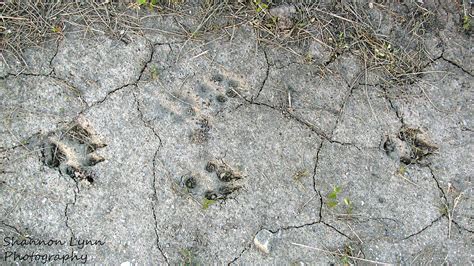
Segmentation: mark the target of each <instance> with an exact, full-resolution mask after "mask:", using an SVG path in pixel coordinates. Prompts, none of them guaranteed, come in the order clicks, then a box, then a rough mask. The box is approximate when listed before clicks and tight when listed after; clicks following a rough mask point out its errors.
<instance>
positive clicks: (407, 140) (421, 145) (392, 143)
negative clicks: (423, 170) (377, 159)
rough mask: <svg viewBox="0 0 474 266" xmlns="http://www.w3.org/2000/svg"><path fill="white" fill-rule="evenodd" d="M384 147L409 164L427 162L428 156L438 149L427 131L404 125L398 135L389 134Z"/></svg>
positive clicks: (394, 156) (402, 161)
mask: <svg viewBox="0 0 474 266" xmlns="http://www.w3.org/2000/svg"><path fill="white" fill-rule="evenodd" d="M383 148H384V150H385V152H386V153H387V155H389V156H390V157H392V158H397V159H399V160H400V162H401V163H404V164H407V165H408V164H425V163H426V158H427V157H428V156H430V155H432V154H434V153H435V152H436V151H437V150H438V147H437V146H436V145H435V144H433V142H432V141H431V140H430V139H429V137H428V135H427V134H426V132H424V131H422V130H420V129H417V128H409V127H402V128H401V129H400V132H399V134H398V135H397V136H389V137H388V138H387V140H386V141H385V142H384V145H383Z"/></svg>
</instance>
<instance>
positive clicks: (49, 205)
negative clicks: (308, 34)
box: [0, 16, 474, 265]
mask: <svg viewBox="0 0 474 266" xmlns="http://www.w3.org/2000/svg"><path fill="white" fill-rule="evenodd" d="M447 19H448V20H449V16H448V18H447ZM451 19H452V18H451ZM155 23H156V25H157V27H166V25H167V23H168V22H167V21H166V20H163V21H160V20H157V21H156V22H155ZM452 23H454V22H452V21H451V20H449V23H447V25H448V26H446V27H445V28H443V29H436V30H434V31H435V32H433V34H432V35H431V39H430V40H427V43H438V44H440V45H438V46H436V48H437V49H432V50H431V52H433V54H432V57H431V58H430V59H429V60H427V62H426V65H425V67H424V69H422V70H421V71H420V72H422V74H421V76H420V77H419V80H417V81H415V83H411V84H407V85H392V86H385V85H384V84H383V83H382V82H381V80H383V77H380V75H379V74H378V73H374V74H373V75H365V77H364V74H366V70H365V69H364V62H362V61H360V59H358V58H357V57H356V56H355V55H354V54H353V53H351V52H350V51H346V52H344V53H342V54H340V55H339V56H337V57H336V58H334V59H331V60H329V59H328V58H330V56H328V55H327V54H326V55H325V57H324V58H326V59H324V60H323V61H325V62H324V64H317V63H308V62H303V61H298V59H297V58H296V57H295V56H294V55H293V54H292V53H290V52H288V51H287V50H281V49H277V48H275V47H271V46H266V45H263V44H260V45H257V46H256V36H255V35H254V31H252V29H251V28H248V27H246V26H242V27H238V28H236V29H235V32H234V33H233V35H232V40H229V38H217V39H216V38H215V36H214V38H210V39H208V40H204V41H203V40H201V41H198V40H193V39H183V40H179V39H178V40H176V38H175V37H168V36H167V35H166V34H164V33H163V34H161V33H156V32H155V33H149V34H145V36H135V35H133V36H131V37H130V42H128V43H124V42H121V41H119V40H115V39H113V38H109V37H106V36H95V37H87V38H83V37H82V35H81V36H78V35H74V34H71V35H67V36H65V38H63V39H61V40H60V41H58V42H57V43H54V44H52V43H46V44H45V45H44V46H43V48H41V49H29V50H27V51H26V54H25V58H26V60H27V63H29V67H28V68H27V69H21V67H20V66H18V64H16V62H14V61H8V57H6V58H7V61H6V63H5V62H4V63H3V64H2V65H1V67H2V70H1V71H0V73H2V79H1V81H0V82H1V86H0V103H1V111H0V116H1V122H2V127H1V130H0V136H1V138H0V139H1V142H0V143H1V150H0V152H1V153H0V155H1V160H2V163H1V165H0V171H1V172H0V214H1V215H0V217H1V218H0V237H1V238H0V240H1V241H2V245H0V247H1V248H0V251H1V254H0V259H1V260H2V261H7V262H10V263H11V262H13V255H11V253H12V252H17V253H18V254H22V255H24V254H51V255H54V254H73V255H74V254H76V255H77V256H81V255H87V256H88V257H87V263H107V264H120V263H127V262H130V263H139V264H143V263H148V264H150V263H153V264H156V263H160V264H167V263H169V264H175V263H182V262H187V261H188V259H189V258H190V257H192V261H193V262H196V263H204V264H208V263H219V264H220V263H226V264H227V263H228V264H257V263H259V264H272V263H282V264H290V263H311V264H329V263H336V264H342V263H345V262H350V263H374V262H378V263H391V264H413V263H428V264H443V263H448V264H454V265H466V264H472V263H473V259H472V250H473V249H472V248H473V233H474V227H473V221H472V219H473V215H474V213H473V211H474V210H473V198H472V197H473V186H472V177H473V172H474V169H473V163H472V162H473V152H472V150H474V143H473V137H474V135H473V128H474V124H473V123H474V121H473V117H474V110H473V106H474V105H473V100H474V99H473V96H474V90H473V88H472V84H473V81H474V78H473V74H472V48H470V46H469V45H470V43H469V42H470V41H469V38H470V35H468V36H466V35H463V34H462V33H455V31H454V30H452V28H450V27H454V26H453V25H452ZM456 23H457V22H456ZM174 26H176V25H174ZM174 26H173V27H174ZM453 38H456V40H454V39H453ZM454 42H457V44H453V43H454ZM318 47H319V49H320V50H319V51H314V50H315V49H316V50H317V49H318ZM438 48H439V49H438ZM311 49H312V51H313V52H315V53H316V54H324V53H325V51H324V50H321V49H322V48H321V47H320V46H318V45H316V46H313V47H311ZM10 60H11V59H10ZM321 65H324V66H325V67H327V70H328V71H326V72H324V73H323V72H321ZM336 190H337V193H335V191H336ZM262 229H266V230H269V231H270V232H272V233H273V235H274V239H273V242H272V248H271V251H270V252H269V253H268V254H266V253H263V252H261V251H260V250H259V249H258V248H256V246H255V244H254V237H255V236H256V235H257V233H258V232H260V231H261V230H262ZM13 239H15V240H18V241H22V240H26V241H28V240H31V239H36V240H45V241H48V240H51V239H57V240H64V241H67V242H68V243H67V244H65V245H53V246H48V245H13V246H12V245H8V243H11V242H13ZM71 239H72V240H73V242H72V243H74V241H77V240H91V241H95V240H100V241H103V242H104V243H105V244H103V245H101V244H97V243H98V242H91V243H95V244H91V243H90V244H89V245H86V246H84V247H82V248H81V247H80V246H79V245H70V244H71V243H70V242H69V241H70V240H71ZM308 247H311V248H308ZM8 252H10V253H8ZM76 262H77V261H76ZM79 262H80V261H79Z"/></svg>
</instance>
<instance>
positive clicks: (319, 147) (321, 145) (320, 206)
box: [313, 140, 324, 222]
mask: <svg viewBox="0 0 474 266" xmlns="http://www.w3.org/2000/svg"><path fill="white" fill-rule="evenodd" d="M323 144H324V140H322V141H321V143H320V144H319V146H318V151H317V152H316V160H315V162H314V169H313V190H314V191H315V192H316V193H318V196H319V204H320V205H319V220H318V222H321V221H322V220H323V204H324V202H323V196H322V195H321V191H320V190H318V189H316V171H317V169H318V165H319V154H320V152H321V150H322V148H323Z"/></svg>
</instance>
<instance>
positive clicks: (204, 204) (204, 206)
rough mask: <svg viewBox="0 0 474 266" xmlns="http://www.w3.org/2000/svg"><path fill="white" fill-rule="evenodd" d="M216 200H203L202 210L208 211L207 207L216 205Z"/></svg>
mask: <svg viewBox="0 0 474 266" xmlns="http://www.w3.org/2000/svg"><path fill="white" fill-rule="evenodd" d="M216 202H217V200H212V199H208V198H204V200H203V202H202V208H203V209H204V210H206V209H208V208H209V206H211V205H212V204H214V203H216Z"/></svg>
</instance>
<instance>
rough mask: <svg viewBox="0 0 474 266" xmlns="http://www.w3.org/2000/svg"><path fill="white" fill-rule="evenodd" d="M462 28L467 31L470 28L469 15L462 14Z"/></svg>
mask: <svg viewBox="0 0 474 266" xmlns="http://www.w3.org/2000/svg"><path fill="white" fill-rule="evenodd" d="M462 28H463V29H464V31H469V30H470V29H471V17H470V16H469V15H464V17H463V19H462Z"/></svg>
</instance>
